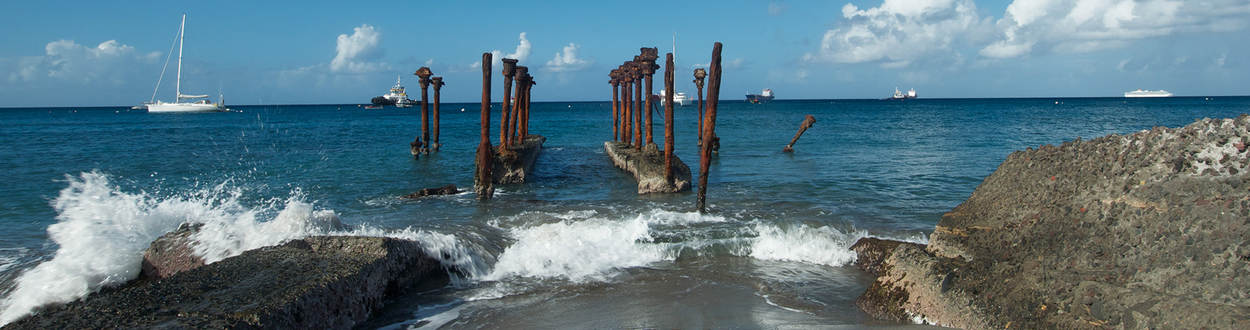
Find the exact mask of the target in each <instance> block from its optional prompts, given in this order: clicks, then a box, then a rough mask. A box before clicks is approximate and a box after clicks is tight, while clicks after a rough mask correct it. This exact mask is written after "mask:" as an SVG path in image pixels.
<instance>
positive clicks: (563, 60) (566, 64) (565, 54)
mask: <svg viewBox="0 0 1250 330" xmlns="http://www.w3.org/2000/svg"><path fill="white" fill-rule="evenodd" d="M579 48H581V47H579V46H577V44H574V43H571V42H570V43H569V45H568V46H564V49H563V51H561V52H557V53H556V56H555V57H554V58H552V59H551V60H550V61H547V70H550V71H552V72H573V71H580V70H583V69H585V68H587V67H589V66H590V62H589V61H586V60H584V59H580V58H577V50H578V49H579Z"/></svg>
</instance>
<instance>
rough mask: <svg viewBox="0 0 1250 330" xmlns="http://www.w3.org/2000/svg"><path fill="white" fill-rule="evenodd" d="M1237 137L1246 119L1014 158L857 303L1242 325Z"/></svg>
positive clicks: (1249, 297) (987, 321)
mask: <svg viewBox="0 0 1250 330" xmlns="http://www.w3.org/2000/svg"><path fill="white" fill-rule="evenodd" d="M1246 137H1250V117H1248V116H1246V115H1242V116H1239V117H1237V118H1235V119H1220V120H1212V119H1203V120H1200V121H1198V122H1196V123H1193V124H1190V125H1188V126H1185V127H1182V128H1177V129H1168V128H1158V127H1157V128H1154V129H1151V130H1147V131H1141V132H1137V133H1134V134H1130V135H1126V136H1120V135H1111V136H1106V137H1101V138H1097V139H1093V140H1089V141H1079V142H1072V143H1064V144H1063V145H1061V146H1059V147H1055V146H1044V147H1041V148H1038V149H1033V150H1027V151H1018V152H1015V153H1012V154H1011V155H1009V156H1008V157H1007V159H1006V160H1005V161H1003V163H1002V164H1001V165H999V167H998V169H997V170H996V171H995V172H994V173H992V174H990V175H989V176H988V177H986V178H985V180H984V181H983V182H982V183H981V185H980V186H978V187H977V189H976V190H975V191H974V192H973V193H972V196H971V197H969V198H968V200H966V201H965V202H964V203H963V204H960V205H959V206H957V207H955V209H954V210H952V211H950V212H948V213H946V214H945V215H943V216H942V219H941V221H940V222H939V223H938V225H937V228H936V229H935V230H934V232H933V234H932V235H930V240H929V245H928V247H927V248H925V249H920V248H917V247H914V246H909V245H900V246H899V247H897V248H896V249H895V251H894V253H893V254H892V255H890V256H889V257H888V258H887V259H886V262H885V263H884V264H883V265H882V266H881V270H880V271H881V275H880V276H879V277H878V278H877V281H876V283H874V284H873V285H872V288H871V289H870V292H869V294H866V295H865V297H866V298H863V299H871V298H867V297H883V298H879V299H878V300H879V301H878V302H875V303H872V304H867V305H868V306H869V307H871V308H865V310H867V311H869V312H874V311H876V312H879V313H877V315H880V316H882V317H885V318H895V319H896V318H897V315H906V316H908V317H909V318H921V317H922V318H924V319H927V320H929V321H932V322H934V323H937V324H939V325H944V326H952V327H958V328H1004V327H1009V326H1010V327H1013V328H1062V329H1071V328H1129V327H1132V328H1174V329H1176V328H1179V329H1198V328H1213V329H1214V328H1223V329H1231V328H1241V329H1245V328H1250V262H1248V261H1247V259H1246V258H1243V257H1242V256H1244V255H1245V253H1246V252H1247V251H1250V240H1247V239H1246V237H1250V222H1247V219H1250V217H1247V216H1246V215H1247V214H1250V209H1248V208H1250V202H1247V201H1248V200H1250V190H1247V189H1245V187H1244V182H1246V180H1247V179H1250V178H1247V174H1246V173H1247V170H1248V169H1250V168H1248V167H1250V160H1248V159H1247V154H1246V153H1244V152H1240V151H1239V150H1238V148H1237V146H1236V143H1237V142H1239V141H1242V140H1243V139H1245V138H1246ZM1178 157H1180V158H1179V160H1178ZM1178 164H1179V166H1178ZM899 297H906V298H904V299H899ZM899 300H901V303H898V302H897V301H899ZM861 306H864V304H861ZM881 311H884V312H881Z"/></svg>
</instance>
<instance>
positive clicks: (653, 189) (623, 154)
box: [603, 141, 690, 195]
mask: <svg viewBox="0 0 1250 330" xmlns="http://www.w3.org/2000/svg"><path fill="white" fill-rule="evenodd" d="M603 149H604V150H605V151H607V153H608V158H611V159H612V163H613V164H616V167H619V168H621V169H623V170H625V171H626V172H629V173H631V174H633V175H634V178H635V179H637V180H638V194H639V195H642V194H650V193H674V192H681V191H686V190H690V167H688V166H686V163H683V162H682V161H681V159H680V158H677V155H673V183H672V184H669V183H668V182H665V181H664V153H663V152H660V151H658V150H656V149H655V148H644V149H643V150H642V151H638V150H634V148H630V147H629V146H628V145H626V144H624V143H621V142H615V141H607V142H604V143H603Z"/></svg>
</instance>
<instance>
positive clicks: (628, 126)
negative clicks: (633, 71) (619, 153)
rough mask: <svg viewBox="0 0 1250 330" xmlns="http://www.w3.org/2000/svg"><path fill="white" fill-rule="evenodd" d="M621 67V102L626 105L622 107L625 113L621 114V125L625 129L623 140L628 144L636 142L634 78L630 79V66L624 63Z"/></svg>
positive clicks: (622, 133)
mask: <svg viewBox="0 0 1250 330" xmlns="http://www.w3.org/2000/svg"><path fill="white" fill-rule="evenodd" d="M621 67H622V69H621V70H622V71H621V98H622V100H621V103H623V104H622V106H624V109H622V110H624V111H623V112H624V113H622V114H621V126H622V129H624V131H623V132H621V142H624V143H625V145H626V146H628V145H630V144H631V143H634V134H633V133H634V98H633V89H632V88H631V87H632V84H633V80H631V79H630V73H629V66H628V65H622V66H621Z"/></svg>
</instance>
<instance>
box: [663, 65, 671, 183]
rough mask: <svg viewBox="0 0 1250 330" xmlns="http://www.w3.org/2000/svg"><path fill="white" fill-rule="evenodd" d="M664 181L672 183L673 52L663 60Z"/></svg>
mask: <svg viewBox="0 0 1250 330" xmlns="http://www.w3.org/2000/svg"><path fill="white" fill-rule="evenodd" d="M664 182H666V183H668V184H669V185H670V186H671V185H672V184H673V53H668V55H667V56H665V61H664Z"/></svg>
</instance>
